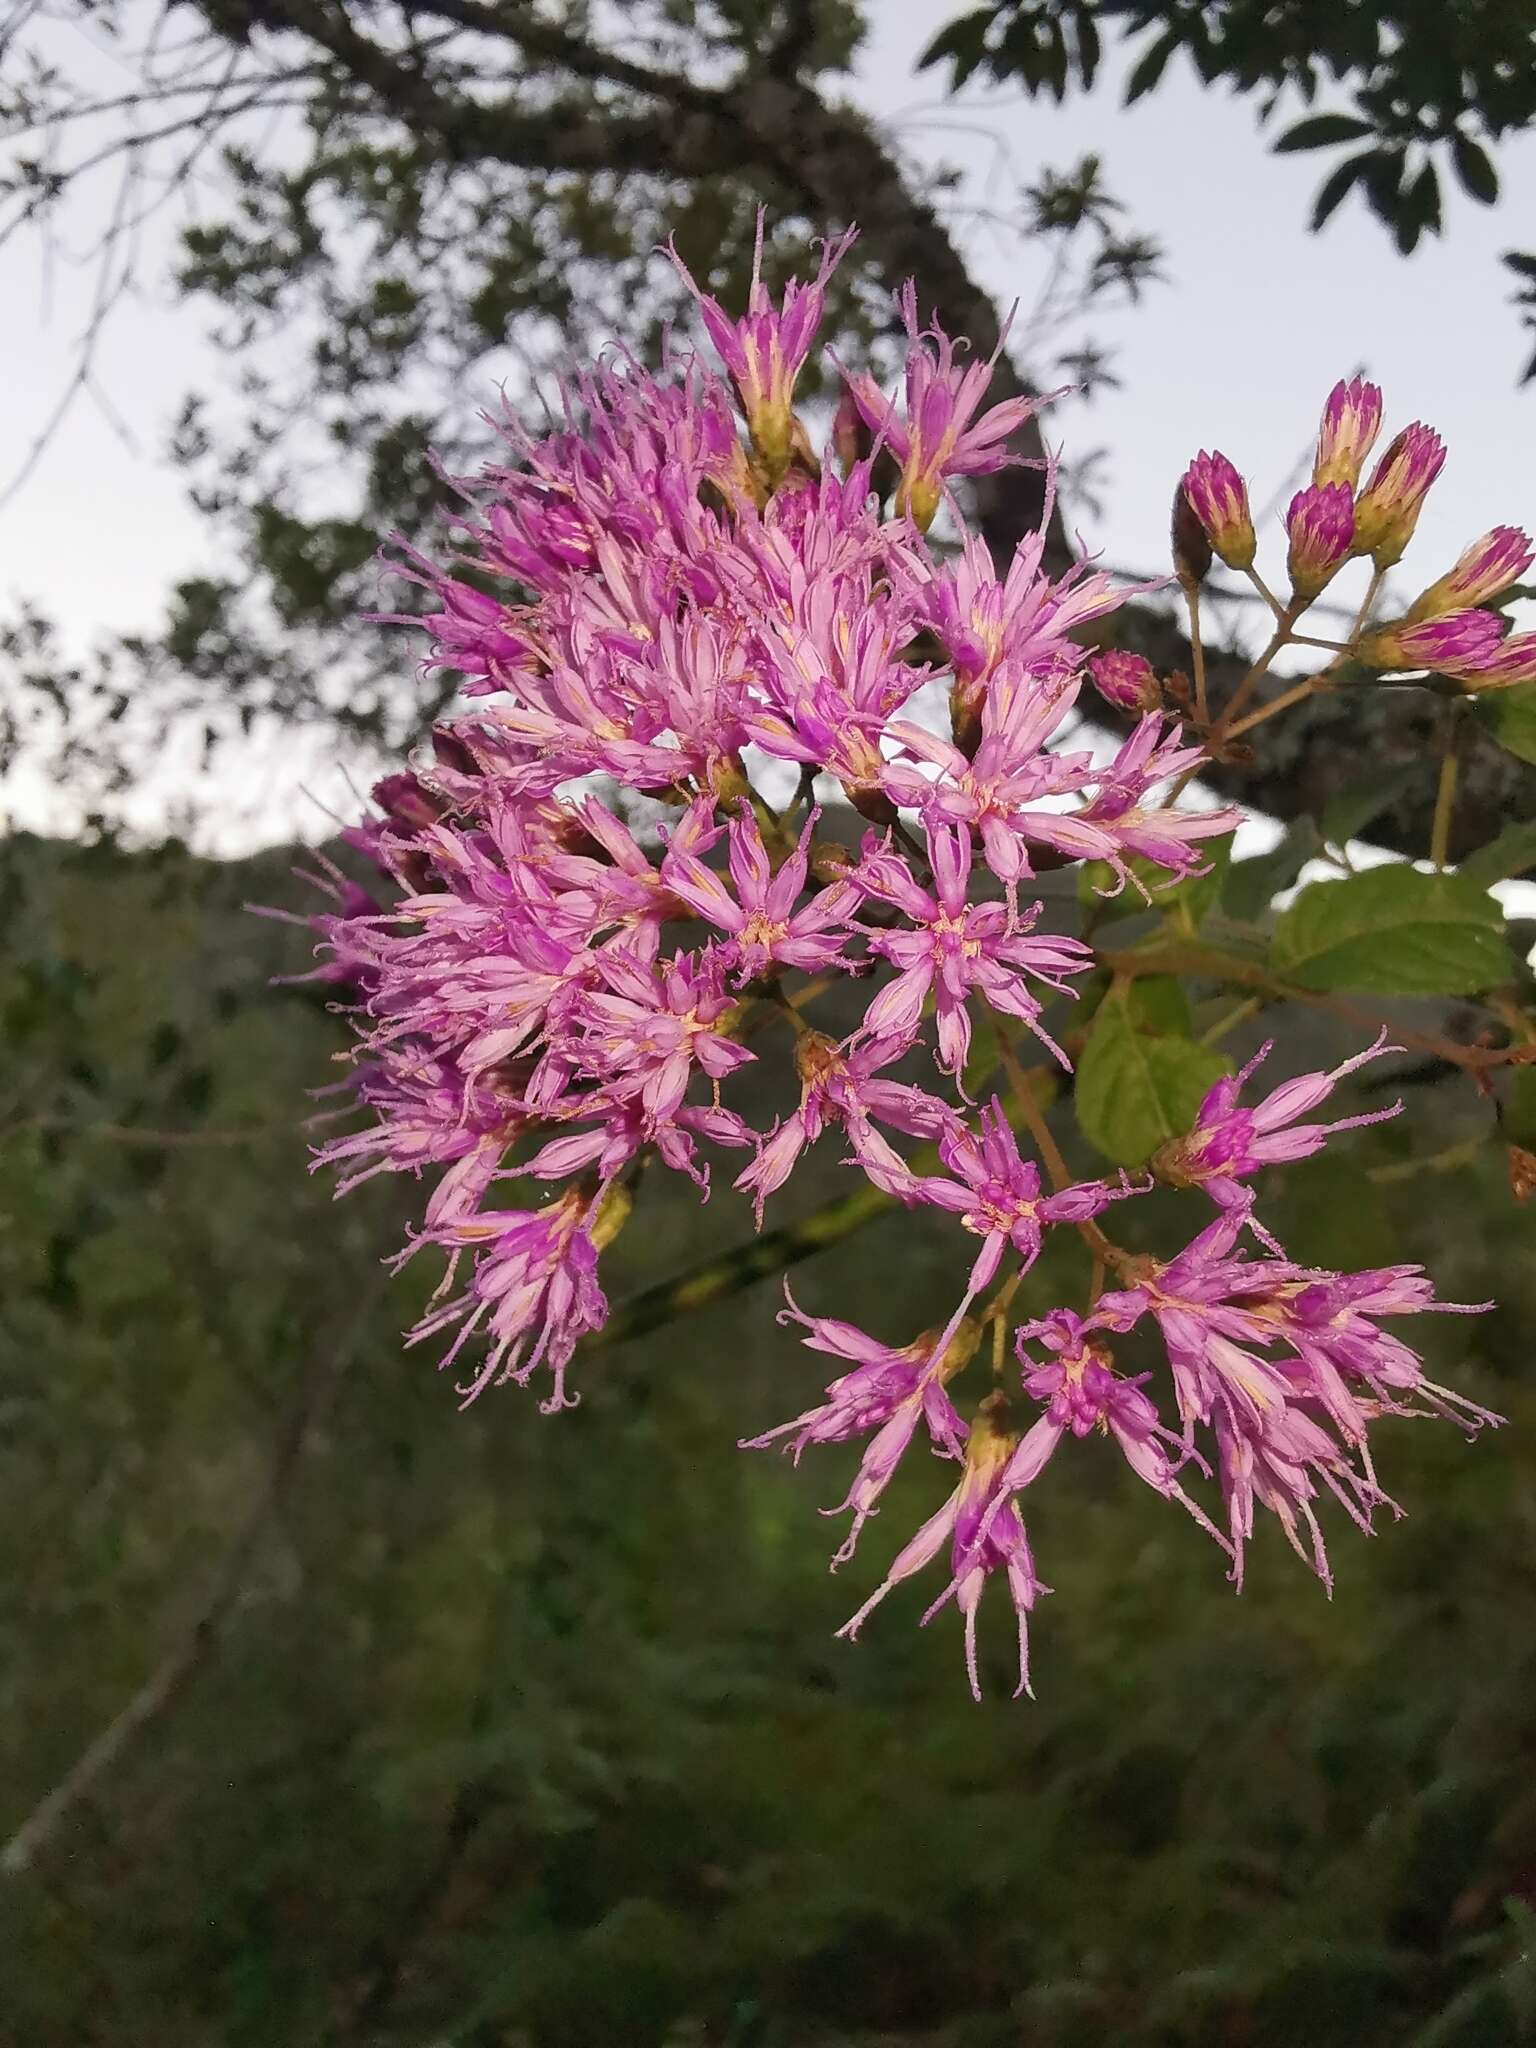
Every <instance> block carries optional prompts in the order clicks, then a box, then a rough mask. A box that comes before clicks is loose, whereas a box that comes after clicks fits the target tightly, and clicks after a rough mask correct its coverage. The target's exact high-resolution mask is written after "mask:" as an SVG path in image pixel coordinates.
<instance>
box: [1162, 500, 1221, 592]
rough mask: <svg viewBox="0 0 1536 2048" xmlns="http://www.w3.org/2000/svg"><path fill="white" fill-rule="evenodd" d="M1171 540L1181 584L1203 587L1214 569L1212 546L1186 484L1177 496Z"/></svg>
mask: <svg viewBox="0 0 1536 2048" xmlns="http://www.w3.org/2000/svg"><path fill="white" fill-rule="evenodd" d="M1171 539H1172V543H1173V568H1174V574H1175V575H1176V576H1177V577H1178V579H1179V581H1180V582H1181V583H1182V584H1183V585H1184V586H1185V588H1186V589H1188V588H1191V587H1192V586H1193V585H1195V584H1198V583H1203V582H1204V581H1205V576H1206V572H1207V570H1208V569H1209V568H1210V566H1211V543H1210V539H1209V537H1208V536H1207V534H1206V531H1205V528H1204V527H1203V526H1202V525H1201V524H1200V521H1199V519H1198V518H1197V517H1196V514H1195V508H1194V506H1193V505H1192V504H1191V503H1190V502H1189V494H1188V492H1187V491H1186V490H1185V488H1184V485H1183V483H1182V482H1181V483H1180V484H1179V487H1178V489H1177V490H1176V491H1175V492H1174V494H1173V528H1172V534H1171Z"/></svg>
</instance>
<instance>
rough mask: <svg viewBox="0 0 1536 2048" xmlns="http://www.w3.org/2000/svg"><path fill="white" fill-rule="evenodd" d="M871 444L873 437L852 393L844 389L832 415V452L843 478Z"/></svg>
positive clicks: (860, 460) (861, 459)
mask: <svg viewBox="0 0 1536 2048" xmlns="http://www.w3.org/2000/svg"><path fill="white" fill-rule="evenodd" d="M873 442H874V437H873V435H872V434H871V433H870V431H869V428H868V427H867V426H866V425H865V423H864V415H863V414H862V413H861V412H860V411H859V408H858V407H857V405H855V403H854V400H853V393H852V392H851V391H849V390H848V389H847V388H846V387H845V388H844V391H843V395H842V397H841V398H840V399H839V400H838V405H837V411H836V412H835V413H834V414H833V415H832V452H833V454H834V455H835V456H836V457H837V465H838V468H839V469H841V471H842V472H843V475H844V476H845V477H846V476H848V475H850V474H851V473H852V471H853V468H854V466H855V464H857V463H859V462H862V461H863V460H864V458H865V456H866V455H868V453H869V451H870V448H871V447H872V446H873Z"/></svg>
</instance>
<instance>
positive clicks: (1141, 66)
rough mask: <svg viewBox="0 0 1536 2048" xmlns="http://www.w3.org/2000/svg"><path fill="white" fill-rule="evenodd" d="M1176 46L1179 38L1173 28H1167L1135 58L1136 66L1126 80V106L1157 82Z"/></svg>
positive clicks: (1148, 90)
mask: <svg viewBox="0 0 1536 2048" xmlns="http://www.w3.org/2000/svg"><path fill="white" fill-rule="evenodd" d="M1178 47H1179V38H1178V36H1177V34H1176V33H1175V32H1174V30H1172V29H1168V30H1166V31H1165V33H1164V34H1162V35H1160V36H1159V37H1158V39H1157V41H1156V42H1155V43H1154V44H1153V45H1152V47H1151V48H1150V49H1149V50H1146V51H1144V52H1143V53H1142V55H1141V56H1140V57H1138V58H1137V60H1136V68H1135V70H1134V71H1132V73H1131V75H1130V77H1129V78H1128V79H1127V80H1126V85H1125V104H1126V105H1127V106H1130V105H1131V104H1132V103H1133V102H1134V101H1136V100H1139V99H1140V98H1141V96H1142V94H1143V93H1147V92H1150V91H1151V90H1152V88H1153V86H1154V85H1156V84H1157V81H1158V80H1159V79H1160V78H1161V77H1162V75H1163V73H1164V71H1165V70H1166V69H1167V66H1168V59H1169V58H1170V57H1171V56H1172V55H1173V53H1174V51H1175V50H1176V49H1177V48H1178Z"/></svg>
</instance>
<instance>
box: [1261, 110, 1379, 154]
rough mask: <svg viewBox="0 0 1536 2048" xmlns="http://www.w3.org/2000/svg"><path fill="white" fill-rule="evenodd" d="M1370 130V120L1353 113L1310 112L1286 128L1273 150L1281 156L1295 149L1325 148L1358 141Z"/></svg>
mask: <svg viewBox="0 0 1536 2048" xmlns="http://www.w3.org/2000/svg"><path fill="white" fill-rule="evenodd" d="M1371 132H1372V130H1371V124H1370V122H1369V121H1361V120H1359V119H1357V118H1356V116H1355V115H1353V114H1311V115H1309V116H1308V118H1307V119H1306V120H1305V121H1298V122H1297V123H1296V126H1295V127H1294V128H1287V129H1286V131H1285V133H1284V134H1283V135H1282V136H1281V137H1280V139H1279V141H1278V142H1276V144H1275V151H1276V154H1277V155H1282V156H1283V155H1287V154H1289V152H1290V151H1292V150H1295V149H1326V148H1327V147H1328V145H1329V144H1330V143H1334V142H1358V141H1359V140H1360V137H1361V136H1362V135H1369V134H1370V133H1371Z"/></svg>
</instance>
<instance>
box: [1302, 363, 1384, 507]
mask: <svg viewBox="0 0 1536 2048" xmlns="http://www.w3.org/2000/svg"><path fill="white" fill-rule="evenodd" d="M1380 432H1381V392H1380V390H1379V389H1378V387H1377V386H1376V385H1374V384H1367V383H1366V381H1365V379H1364V378H1363V377H1351V378H1350V379H1349V380H1348V382H1347V383H1346V382H1342V381H1341V382H1340V383H1338V384H1335V385H1334V387H1333V389H1332V390H1331V391H1330V392H1329V394H1328V399H1327V403H1326V404H1325V405H1324V407H1323V423H1322V426H1321V428H1320V429H1319V430H1318V436H1317V454H1316V456H1315V458H1314V460H1313V463H1312V481H1313V483H1314V484H1348V485H1349V486H1350V487H1351V489H1353V487H1354V486H1355V485H1356V484H1357V483H1358V482H1359V481H1360V471H1361V469H1362V468H1363V467H1364V465H1365V458H1366V456H1367V455H1369V454H1370V452H1371V450H1372V448H1373V447H1374V446H1375V445H1376V436H1377V435H1378V434H1379V433H1380Z"/></svg>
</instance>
